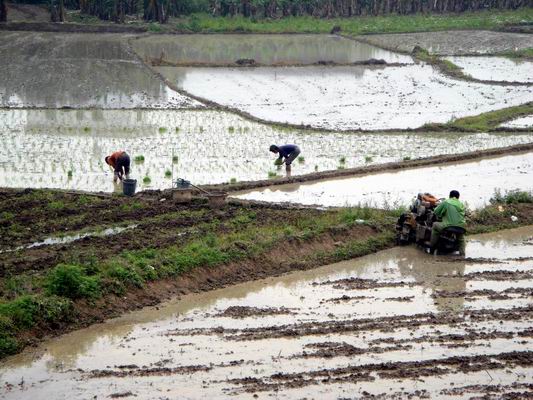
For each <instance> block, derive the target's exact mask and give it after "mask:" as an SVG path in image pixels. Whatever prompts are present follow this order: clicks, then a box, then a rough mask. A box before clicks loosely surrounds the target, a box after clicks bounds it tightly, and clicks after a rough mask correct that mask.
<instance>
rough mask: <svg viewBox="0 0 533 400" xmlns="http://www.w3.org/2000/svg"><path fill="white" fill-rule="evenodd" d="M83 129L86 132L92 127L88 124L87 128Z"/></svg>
mask: <svg viewBox="0 0 533 400" xmlns="http://www.w3.org/2000/svg"><path fill="white" fill-rule="evenodd" d="M83 131H84V132H90V131H91V128H90V127H89V126H86V127H85V128H83Z"/></svg>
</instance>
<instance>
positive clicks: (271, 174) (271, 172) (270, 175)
mask: <svg viewBox="0 0 533 400" xmlns="http://www.w3.org/2000/svg"><path fill="white" fill-rule="evenodd" d="M276 176H278V174H277V172H276V171H268V177H269V179H272V178H275V177H276Z"/></svg>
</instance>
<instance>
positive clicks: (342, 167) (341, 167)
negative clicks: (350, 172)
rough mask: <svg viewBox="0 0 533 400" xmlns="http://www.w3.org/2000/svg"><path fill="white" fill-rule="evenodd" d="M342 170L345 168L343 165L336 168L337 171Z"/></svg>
mask: <svg viewBox="0 0 533 400" xmlns="http://www.w3.org/2000/svg"><path fill="white" fill-rule="evenodd" d="M344 168H345V166H344V165H343V164H341V165H339V166H338V167H337V169H344Z"/></svg>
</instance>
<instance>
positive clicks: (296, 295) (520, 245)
mask: <svg viewBox="0 0 533 400" xmlns="http://www.w3.org/2000/svg"><path fill="white" fill-rule="evenodd" d="M532 236H533V231H532V228H531V227H524V228H520V229H517V230H512V231H502V232H499V233H496V234H485V235H480V236H475V237H471V238H470V240H469V242H468V245H467V258H466V259H464V260H463V261H462V262H461V261H459V260H458V259H455V258H450V259H449V260H450V262H448V261H447V260H448V258H447V257H433V256H427V255H425V254H424V253H423V252H421V251H419V250H417V249H415V248H411V247H407V248H394V249H391V250H387V251H383V252H380V253H377V254H374V255H370V256H366V257H363V258H360V259H357V260H352V261H345V262H342V263H338V264H333V265H328V266H324V267H322V268H318V269H315V270H310V271H303V272H296V273H292V274H288V275H285V276H281V277H278V278H269V279H266V280H261V281H256V282H252V283H248V284H246V285H237V286H232V287H228V288H226V289H222V290H217V291H211V292H208V293H204V294H198V295H190V296H184V297H182V298H181V299H176V300H173V301H171V302H170V303H168V304H166V305H163V306H161V307H157V308H148V309H144V310H141V311H138V312H135V313H132V314H128V315H125V316H124V317H121V318H120V319H117V320H113V321H109V322H108V323H106V324H102V325H97V326H93V327H91V328H88V329H85V330H81V331H78V332H74V333H72V334H69V335H66V336H64V337H61V338H58V339H56V340H53V341H49V342H47V343H45V344H44V345H43V346H42V348H38V349H37V350H36V351H35V352H34V351H28V352H26V353H25V354H21V355H19V356H16V357H13V358H11V359H8V360H6V361H5V362H3V363H2V365H1V366H0V374H1V378H2V380H3V381H4V382H5V385H4V386H2V388H0V393H2V395H3V397H5V398H6V399H11V398H21V397H23V398H29V397H32V398H45V397H46V396H51V395H52V393H53V397H54V398H57V399H63V398H72V396H83V395H87V394H89V395H90V396H91V397H92V396H97V397H110V398H120V397H125V396H132V397H133V396H136V397H137V398H146V397H153V396H154V394H155V395H156V397H157V396H159V397H162V398H165V397H175V396H178V397H180V398H183V397H185V398H198V397H199V393H201V396H211V397H221V396H223V397H225V396H232V397H234V398H249V397H250V396H251V395H254V396H258V397H263V396H271V395H272V396H276V397H278V398H295V397H298V398H301V397H308V398H317V397H320V398H342V397H344V396H346V395H347V393H357V394H358V397H361V398H371V397H372V398H383V399H390V398H407V397H411V398H437V397H444V398H446V397H453V398H463V397H466V398H471V397H472V396H478V397H479V398H527V397H528V396H530V395H531V393H532V390H533V388H532V386H531V384H530V382H531V377H532V376H533V375H532V373H533V370H532V365H533V359H532V356H533V355H532V354H533V353H531V351H530V350H529V349H530V346H531V343H532V340H533V331H532V329H531V327H532V321H533V309H532V307H531V300H530V299H531V297H530V296H531V282H533V279H531V278H528V279H527V280H523V279H522V278H523V277H524V274H530V273H531V271H532V264H531V261H529V260H525V261H524V260H522V261H517V259H519V258H520V257H521V255H522V254H523V253H524V252H525V251H526V250H527V248H528V244H527V243H529V242H530V238H531V237H532ZM486 249H491V252H487V251H486ZM483 259H485V260H492V261H496V262H497V263H498V264H495V263H494V262H487V263H485V264H482V263H480V262H478V261H479V260H483ZM437 260H438V262H437ZM469 260H478V261H474V262H471V261H469ZM498 271H507V272H509V276H508V277H507V279H506V281H498V280H494V279H493V278H494V276H495V275H491V273H495V272H498ZM480 273H481V275H480ZM476 274H477V275H476ZM481 278H482V279H481ZM480 279H481V280H480ZM348 282H349V283H354V282H359V283H358V284H356V285H349V286H346V283H348ZM361 283H362V284H361ZM337 284H338V285H337ZM495 294H499V295H500V296H494V295H495ZM504 295H506V296H510V297H511V299H509V298H508V297H506V296H504ZM344 296H347V297H353V298H354V299H355V298H356V297H358V299H357V300H353V301H349V300H342V301H338V302H337V301H336V300H335V299H339V298H343V297H344ZM407 300H409V301H407ZM177 386H178V387H179V389H177V388H176V387H177ZM487 396H493V397H487Z"/></svg>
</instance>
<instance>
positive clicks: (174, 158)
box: [172, 156, 179, 164]
mask: <svg viewBox="0 0 533 400" xmlns="http://www.w3.org/2000/svg"><path fill="white" fill-rule="evenodd" d="M178 161H179V157H178V156H172V163H173V164H177V163H178Z"/></svg>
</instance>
